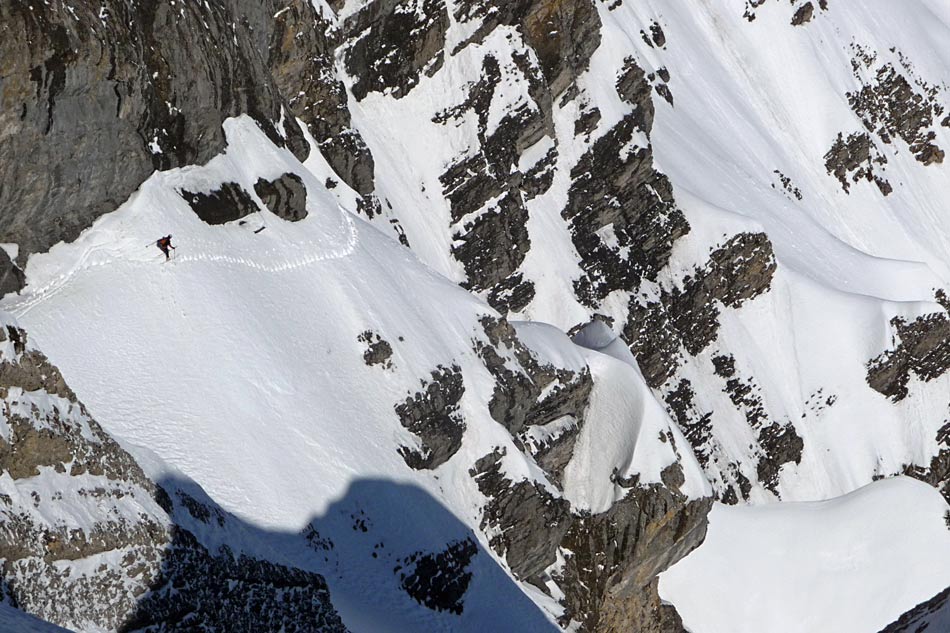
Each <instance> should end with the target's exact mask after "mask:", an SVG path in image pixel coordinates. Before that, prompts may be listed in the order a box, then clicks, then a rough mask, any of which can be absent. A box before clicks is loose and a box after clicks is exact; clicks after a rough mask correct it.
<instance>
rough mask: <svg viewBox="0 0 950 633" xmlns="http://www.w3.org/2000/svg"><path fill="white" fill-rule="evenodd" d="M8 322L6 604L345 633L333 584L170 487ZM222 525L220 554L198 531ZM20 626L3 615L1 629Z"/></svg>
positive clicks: (2, 357) (90, 614)
mask: <svg viewBox="0 0 950 633" xmlns="http://www.w3.org/2000/svg"><path fill="white" fill-rule="evenodd" d="M0 319H2V320H0V403H2V413H3V415H2V417H0V466H2V473H0V489H2V492H0V501H2V507H0V528H2V529H0V555H2V558H3V559H4V575H3V582H2V584H0V590H2V598H3V600H4V602H5V603H6V602H9V603H12V604H13V606H17V607H20V608H22V609H24V610H26V611H28V612H30V613H33V614H36V615H39V616H41V617H43V618H45V619H48V620H53V621H55V622H57V623H60V624H63V625H64V626H68V627H69V628H71V629H75V630H78V631H93V632H98V631H113V630H119V629H122V630H142V629H146V628H147V627H149V626H154V625H156V624H159V623H163V622H165V623H169V624H170V625H176V623H177V625H179V626H188V627H197V628H209V629H221V628H230V629H232V630H252V629H260V628H264V629H272V630H278V629H280V628H281V627H288V626H293V625H294V623H296V622H301V621H312V622H314V623H315V626H319V627H320V628H322V629H324V630H327V631H343V630H345V629H344V627H343V625H342V623H341V622H340V619H339V616H338V615H337V613H336V611H335V609H334V608H333V606H332V605H331V604H330V602H329V597H328V594H327V586H326V582H325V581H324V580H323V578H322V577H320V576H319V575H318V574H316V573H312V572H306V571H303V570H301V569H299V568H296V567H298V565H297V564H294V567H295V568H290V567H287V566H285V565H282V564H281V561H282V560H283V559H280V558H279V557H277V556H275V555H274V552H272V551H268V550H266V548H267V547H268V546H267V539H266V538H262V533H261V531H260V530H259V529H241V527H240V523H239V522H238V521H236V520H235V519H234V517H232V516H230V515H228V514H227V513H226V512H224V511H222V510H221V509H220V508H218V506H217V505H216V504H215V503H214V502H213V501H211V500H209V499H207V497H206V495H205V494H204V493H203V491H201V489H200V487H198V486H197V485H195V484H194V483H193V482H190V481H188V480H187V479H185V478H183V477H177V478H174V479H169V478H167V477H163V481H162V485H161V486H158V485H156V483H155V481H154V480H152V479H149V478H148V476H147V475H146V474H145V473H144V472H143V471H142V469H141V467H140V465H139V464H138V463H137V462H136V460H135V459H134V458H133V457H132V456H131V455H129V454H128V453H127V452H126V451H125V450H123V449H122V448H121V447H120V446H119V445H118V444H117V443H116V442H115V441H114V440H113V439H112V437H111V436H110V435H109V434H108V433H106V432H105V431H104V430H103V429H102V428H101V427H100V426H99V425H98V423H97V422H96V421H95V420H94V419H93V418H92V417H91V416H90V415H89V412H88V411H87V410H86V408H85V407H84V406H83V404H82V403H80V402H79V401H78V400H77V399H76V395H75V393H74V392H73V391H72V390H71V389H70V388H69V386H68V385H67V384H66V383H65V381H64V379H63V377H62V375H61V374H60V372H59V370H58V369H57V368H56V367H54V366H52V365H51V364H50V363H49V361H48V360H47V358H46V357H45V356H44V355H43V354H42V353H41V352H39V351H38V350H37V349H36V347H35V345H34V344H33V341H32V337H30V336H29V335H28V334H27V333H26V332H25V331H24V330H23V329H21V328H19V327H18V326H17V325H16V323H14V322H11V321H10V320H9V318H8V317H6V316H0ZM211 518H214V519H215V520H216V527H217V528H218V537H217V538H216V539H214V540H206V544H207V547H206V546H205V545H203V544H201V543H199V542H198V541H197V540H196V538H195V535H196V534H201V533H202V532H203V531H204V529H205V528H206V526H205V525H204V524H205V523H208V522H210V519H211ZM235 526H237V528H236V527H235ZM234 533H238V534H246V536H245V537H244V538H246V539H247V540H248V541H251V542H255V543H258V544H259V547H260V548H261V549H262V550H264V551H263V553H262V556H261V557H260V558H257V557H253V556H251V557H249V556H245V555H244V554H243V553H241V552H240V551H239V552H238V556H235V555H234V549H229V548H227V547H222V545H227V544H228V543H232V544H233V542H234V536H233V534H234ZM299 549H301V550H303V549H304V548H299ZM299 558H300V555H299V552H298V555H297V556H290V557H288V559H287V560H297V559H299ZM273 561H277V562H273ZM13 617H14V614H13V613H7V612H2V613H0V623H2V624H3V625H6V624H7V623H8V622H9V621H10V620H11V618H13ZM24 626H26V624H25V623H24ZM0 630H4V631H8V630H9V631H14V630H21V629H18V628H16V627H15V626H13V625H12V624H11V626H10V628H3V627H0Z"/></svg>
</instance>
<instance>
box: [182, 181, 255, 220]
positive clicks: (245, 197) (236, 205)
mask: <svg viewBox="0 0 950 633" xmlns="http://www.w3.org/2000/svg"><path fill="white" fill-rule="evenodd" d="M181 197H182V198H184V199H185V201H186V202H188V204H189V205H190V206H191V208H192V209H193V210H194V212H195V215H197V216H198V217H199V218H201V219H202V220H204V221H205V222H207V223H208V224H224V223H226V222H233V221H234V220H239V219H241V218H243V217H246V216H248V215H250V214H252V213H257V211H259V210H260V209H259V208H258V206H257V203H256V202H254V199H253V198H251V195H250V194H249V193H248V192H247V191H245V190H244V188H243V187H242V186H241V185H239V184H237V183H236V182H225V183H222V184H221V187H220V188H218V189H215V190H213V191H210V192H208V193H202V192H196V193H192V192H190V191H182V192H181Z"/></svg>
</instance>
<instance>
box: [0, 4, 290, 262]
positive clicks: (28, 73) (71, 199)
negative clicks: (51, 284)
mask: <svg viewBox="0 0 950 633" xmlns="http://www.w3.org/2000/svg"><path fill="white" fill-rule="evenodd" d="M268 4H270V3H268V2H265V3H263V4H260V3H258V4H254V3H248V2H246V1H245V0H222V1H221V2H215V3H212V4H206V3H185V4H183V5H181V6H172V5H170V4H162V3H152V2H146V3H127V2H122V1H119V0H105V1H104V2H95V3H92V2H88V1H86V0H78V1H77V2H71V3H69V4H68V5H65V4H62V3H50V4H46V3H39V4H35V3H34V4H30V3H28V2H25V1H24V0H13V1H12V2H4V3H2V4H0V60H3V61H2V62H0V76H2V80H0V83H2V90H0V181H2V182H3V183H5V186H4V187H3V188H2V189H0V242H15V243H17V244H19V245H20V256H19V257H20V263H21V264H22V263H23V261H25V258H26V257H27V256H28V255H29V254H30V253H33V252H37V251H42V250H46V249H47V248H49V247H50V246H51V245H52V244H54V243H56V242H58V241H61V240H67V241H69V240H72V239H75V238H76V237H77V236H78V235H79V233H80V231H82V230H83V229H85V228H86V227H87V226H89V225H90V224H91V223H92V221H93V220H94V219H96V218H97V217H98V216H100V215H102V214H103V213H106V212H109V211H112V210H114V209H115V208H117V207H118V206H119V205H120V204H121V203H122V202H124V201H125V200H126V199H127V198H128V196H129V195H130V194H131V193H132V192H133V191H134V190H135V189H136V188H138V186H139V185H140V184H141V183H142V181H143V180H144V179H145V178H146V177H148V175H149V174H150V173H151V172H152V171H153V170H155V169H168V168H172V167H179V166H183V165H189V164H197V163H204V162H206V161H208V160H209V159H210V158H211V157H213V156H215V155H216V154H218V153H220V152H221V150H222V149H223V148H224V144H225V139H224V134H223V131H222V129H221V123H222V121H223V120H224V119H225V118H227V117H230V116H236V115H239V114H248V115H250V116H251V117H252V118H254V119H255V120H256V121H257V122H258V124H259V125H260V126H261V128H262V129H263V130H264V131H265V132H266V133H267V134H268V136H269V137H270V138H271V139H272V140H273V141H274V142H275V143H277V144H279V145H289V146H291V148H292V149H297V150H298V153H300V151H301V150H304V149H305V147H304V146H301V144H300V142H299V140H298V141H293V142H291V141H289V140H286V139H285V136H286V137H287V138H290V137H293V136H295V132H294V131H295V130H296V123H295V122H294V121H293V119H288V120H286V121H285V125H284V133H283V134H284V135H282V134H281V133H280V132H278V130H277V128H276V126H275V122H277V121H279V120H280V119H281V116H282V110H283V105H284V104H283V99H282V97H281V95H280V93H279V91H278V89H277V87H276V86H275V85H274V83H273V81H272V80H271V78H270V75H269V72H268V70H267V68H266V66H265V61H264V59H263V58H262V56H261V53H260V51H261V50H262V49H263V48H264V46H265V45H266V41H265V40H264V39H263V36H264V34H265V33H266V32H267V30H268V24H269V21H270V20H271V19H272V15H273V13H274V12H275V10H274V9H273V8H271V7H269V6H265V5H268ZM296 134H297V135H298V136H299V130H296ZM63 148H68V151H67V152H64V151H63ZM301 155H304V154H301Z"/></svg>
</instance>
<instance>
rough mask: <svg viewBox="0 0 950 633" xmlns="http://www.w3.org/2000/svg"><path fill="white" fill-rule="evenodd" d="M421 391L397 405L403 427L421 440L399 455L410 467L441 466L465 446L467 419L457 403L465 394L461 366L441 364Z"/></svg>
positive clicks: (426, 467)
mask: <svg viewBox="0 0 950 633" xmlns="http://www.w3.org/2000/svg"><path fill="white" fill-rule="evenodd" d="M421 383H422V390H421V391H418V392H416V393H415V394H412V395H411V396H409V397H408V398H406V400H405V402H403V403H400V404H397V405H396V407H395V409H396V415H397V416H398V417H399V421H400V422H401V423H402V425H403V427H405V428H406V429H408V430H409V431H411V432H412V433H413V434H414V435H416V436H417V437H418V438H419V440H420V446H419V447H418V448H415V447H409V446H403V447H402V448H401V449H400V450H399V454H400V455H402V458H403V459H404V460H406V464H407V465H408V466H409V467H410V468H414V469H416V470H421V469H428V470H431V469H433V468H438V467H439V466H441V465H442V464H444V463H445V462H447V461H448V460H449V459H450V458H451V457H452V456H453V455H455V453H456V452H457V451H458V449H459V448H460V447H461V446H462V435H463V434H464V433H465V421H464V419H463V418H462V414H461V412H460V411H459V408H458V404H459V401H460V400H461V399H462V395H463V394H464V393H465V385H464V383H463V380H462V369H461V368H460V367H459V366H458V365H453V366H452V367H449V368H446V367H442V366H439V367H437V368H436V369H435V370H434V371H433V372H432V374H431V378H430V379H429V380H428V381H425V380H423V381H421Z"/></svg>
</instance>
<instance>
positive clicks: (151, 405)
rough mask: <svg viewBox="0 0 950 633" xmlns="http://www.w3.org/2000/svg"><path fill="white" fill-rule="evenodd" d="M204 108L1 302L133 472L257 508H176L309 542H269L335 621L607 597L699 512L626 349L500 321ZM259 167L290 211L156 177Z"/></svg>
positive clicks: (513, 616) (358, 625) (574, 609)
mask: <svg viewBox="0 0 950 633" xmlns="http://www.w3.org/2000/svg"><path fill="white" fill-rule="evenodd" d="M225 129H226V131H227V136H228V143H229V144H228V150H227V152H226V153H225V154H223V155H222V156H219V157H217V158H215V159H213V160H212V161H211V162H209V163H208V164H207V165H205V166H203V167H195V168H186V169H181V170H173V171H169V172H164V173H161V174H156V175H154V176H153V177H152V178H150V179H149V180H148V181H147V182H146V183H145V184H144V185H143V187H142V188H140V190H139V192H137V194H136V195H135V196H133V197H132V198H131V199H130V201H129V202H128V203H126V204H125V205H123V207H122V208H121V209H119V210H118V211H116V212H115V213H113V214H110V215H108V216H106V217H104V218H102V219H100V220H99V221H98V222H97V223H96V224H95V225H94V226H93V227H92V228H91V229H89V230H88V231H86V232H85V233H84V234H83V235H82V236H80V238H79V239H78V240H76V241H75V242H74V243H72V244H61V245H57V246H56V247H54V248H53V249H52V250H51V251H50V253H49V254H47V255H37V256H34V257H33V258H31V260H30V264H29V266H28V267H27V279H28V282H29V285H28V287H27V289H26V291H25V292H24V293H23V294H21V295H20V296H11V297H9V298H8V299H7V300H6V301H5V302H4V304H3V305H4V308H5V309H7V310H9V311H10V312H12V313H13V314H15V315H16V316H17V318H18V319H19V320H20V322H21V323H23V324H24V325H26V326H27V327H28V329H29V331H30V333H31V336H32V337H33V338H34V339H35V340H36V341H38V342H39V343H40V344H41V345H42V346H43V347H44V349H47V350H49V353H50V354H52V355H53V357H55V358H56V362H57V363H58V365H59V367H60V368H62V371H63V372H64V375H65V376H66V379H67V380H68V381H69V382H70V384H74V385H75V386H76V388H77V389H79V390H80V392H81V393H83V394H88V395H87V396H86V404H87V406H88V407H89V411H90V413H91V414H92V415H94V416H95V417H96V418H97V419H98V420H99V421H100V422H101V423H102V424H103V425H104V426H105V428H107V429H108V430H109V431H110V432H111V433H113V434H114V435H115V436H116V437H118V438H120V439H121V440H122V441H123V442H124V443H125V444H126V445H127V446H128V448H129V450H130V451H131V452H132V453H133V454H134V455H137V457H138V459H139V462H140V463H141V464H142V466H143V468H145V470H146V472H147V473H148V475H149V476H150V477H151V479H152V480H154V481H156V482H158V483H159V484H160V485H164V483H163V482H165V481H166V480H168V479H171V480H172V481H174V480H175V479H176V476H174V475H172V476H170V475H169V474H168V472H167V469H168V468H169V467H170V468H172V469H173V471H172V472H180V473H181V476H183V477H184V478H186V481H187V480H191V481H194V482H197V483H198V484H200V486H201V487H202V488H203V489H204V490H205V491H206V492H207V494H208V495H209V497H210V499H213V500H214V501H213V502H212V503H217V504H220V506H221V508H222V509H223V510H224V511H226V512H228V513H232V514H234V515H235V516H236V517H238V519H239V520H240V521H242V522H246V523H247V524H249V525H253V526H255V529H256V530H263V531H264V532H273V533H275V535H274V536H273V537H271V538H263V540H262V541H260V542H257V541H255V540H253V539H235V538H234V537H231V536H229V535H228V532H227V531H226V530H225V531H224V535H223V536H222V535H219V534H215V533H214V532H213V531H210V532H209V531H208V530H199V531H197V532H196V536H197V537H198V539H199V541H201V542H202V543H203V544H204V545H205V546H206V547H209V548H211V549H215V548H217V547H220V546H221V545H227V546H228V547H229V548H230V549H231V550H232V551H234V552H235V553H245V554H248V555H250V556H255V557H262V558H273V556H272V555H270V554H269V552H270V551H271V550H272V549H273V548H275V545H274V543H273V542H274V541H276V542H278V543H285V544H284V545H282V546H281V547H291V545H292V544H293V543H294V542H296V547H297V549H301V548H304V547H305V546H307V544H308V543H309V546H310V549H312V550H315V551H316V552H317V555H313V552H311V555H310V556H309V557H307V556H303V557H301V556H300V555H299V553H298V554H297V555H291V554H287V555H286V556H285V557H283V558H280V559H278V560H290V561H294V565H295V566H296V567H298V568H302V569H304V570H306V571H308V572H316V573H319V574H320V575H321V576H323V577H325V578H326V579H327V580H328V582H329V583H330V595H331V596H332V601H333V604H334V606H335V607H336V608H337V610H339V612H340V614H341V615H342V617H343V621H344V623H345V624H346V625H347V626H348V627H351V628H353V629H354V630H373V631H378V630H393V631H405V630H418V629H426V630H486V627H488V628H492V629H494V630H502V629H503V630H512V631H514V630H543V629H545V628H547V627H550V626H552V620H553V618H554V617H556V616H557V617H561V618H563V622H564V623H565V624H567V623H568V622H570V621H571V620H576V621H577V622H578V624H580V623H584V622H585V621H586V623H588V624H590V625H596V624H597V622H598V619H599V618H604V617H608V616H609V617H614V618H617V619H618V621H622V620H623V618H624V617H628V616H626V615H624V614H623V613H621V614H620V615H617V614H614V615H610V614H611V613H612V612H614V611H621V612H623V611H629V610H632V609H634V608H635V606H634V605H635V604H636V603H637V601H638V598H637V597H636V596H634V597H630V594H631V593H637V592H639V591H640V589H641V586H642V585H643V584H649V582H650V579H651V578H652V577H653V576H654V575H655V574H656V573H657V572H658V571H660V570H661V569H663V568H665V567H666V566H667V565H668V564H670V563H671V562H672V561H674V560H676V559H677V558H679V557H680V556H681V555H682V554H684V553H685V552H686V551H689V549H690V548H691V547H693V546H695V545H696V544H698V542H699V540H700V539H701V538H702V534H703V532H704V529H705V519H704V517H705V511H706V508H708V501H707V500H706V496H707V495H708V494H709V487H708V484H707V483H706V480H705V478H704V476H703V473H702V470H701V469H700V467H699V465H698V463H697V462H696V461H695V458H694V457H693V455H692V453H691V451H690V450H689V448H688V445H687V443H686V441H685V439H684V438H683V436H682V434H681V433H680V432H679V430H678V429H677V428H676V427H675V425H673V424H672V422H671V420H670V418H669V416H668V415H667V414H666V413H665V411H664V410H663V409H662V407H660V406H659V405H658V404H657V403H656V401H655V400H654V397H653V395H652V393H651V391H650V390H649V388H648V387H647V386H646V384H645V383H644V381H643V378H642V376H641V375H640V374H639V371H638V370H637V369H636V366H635V364H634V363H633V359H632V357H630V356H629V353H628V354H627V358H622V359H621V360H617V359H614V358H613V357H610V356H607V355H605V354H604V353H601V352H598V351H593V350H591V349H588V348H586V347H579V346H577V345H575V344H574V343H572V342H571V341H570V339H568V338H567V336H566V335H564V334H563V333H562V332H559V331H558V330H556V329H555V328H553V327H550V326H543V325H538V324H532V323H522V324H518V326H517V329H513V328H512V326H511V325H508V324H507V323H506V322H505V321H503V320H501V319H500V318H499V317H498V316H497V315H496V314H495V313H494V311H493V310H492V309H491V308H490V307H488V306H487V305H485V304H484V303H482V302H481V301H480V300H478V299H477V298H475V297H473V296H472V295H471V294H469V293H468V292H466V291H465V290H463V289H462V288H459V287H458V286H457V285H455V284H453V283H451V282H450V281H448V280H446V279H444V278H443V277H440V276H439V275H437V274H435V273H433V272H432V271H431V270H429V269H427V268H426V267H424V266H422V265H421V264H420V263H419V262H418V261H417V260H416V259H415V257H414V256H413V254H412V253H411V252H410V251H409V250H407V249H406V248H405V247H403V246H402V245H400V244H399V243H398V242H396V241H395V240H392V239H390V238H388V237H386V236H384V235H382V234H381V233H380V232H379V231H377V230H376V229H375V228H372V227H371V226H369V225H367V224H366V223H365V222H364V221H362V220H360V219H358V218H356V217H354V216H352V215H350V214H349V213H348V212H346V211H344V210H343V209H341V208H340V207H339V206H338V205H337V202H336V198H335V197H333V195H331V193H330V192H329V191H328V190H327V189H325V188H324V185H323V182H322V181H321V180H319V179H318V178H316V177H315V176H314V175H313V173H312V172H311V171H309V170H308V169H306V168H305V167H304V166H303V165H301V164H300V163H299V162H298V161H297V160H296V158H294V156H293V155H292V154H291V153H290V152H289V151H287V150H285V149H281V148H279V147H277V146H275V145H273V144H272V143H271V142H270V141H269V140H268V139H267V137H266V136H265V135H264V134H263V132H262V131H261V130H260V129H259V128H258V127H257V125H256V124H255V123H254V122H253V121H251V120H250V119H247V118H245V119H236V120H232V121H228V122H227V123H226V124H225ZM281 174H295V176H296V177H297V178H299V180H300V182H302V184H303V186H304V189H305V197H306V203H305V206H304V207H303V210H304V211H305V215H306V217H305V218H303V219H301V220H299V221H297V222H289V221H285V220H282V219H280V218H279V217H277V216H275V215H273V214H271V213H270V212H269V211H266V210H265V211H261V212H260V213H259V214H257V215H255V216H251V217H249V218H248V219H247V221H246V223H243V224H241V223H232V224H228V225H225V226H209V225H207V224H205V223H204V222H203V221H202V220H201V219H200V218H198V217H197V216H196V215H195V214H194V212H193V211H192V209H191V207H189V205H188V203H187V202H186V201H185V200H184V199H183V198H182V196H181V195H180V192H181V191H183V190H185V191H201V190H209V189H214V188H216V187H217V186H218V185H219V184H220V183H221V182H222V181H228V182H235V183H237V184H238V185H240V186H243V187H245V188H246V189H247V190H249V191H250V190H253V183H255V182H257V180H258V179H260V178H263V179H266V180H275V179H277V178H278V177H279V176H280V175H281ZM261 226H264V227H266V228H265V230H263V231H258V230H257V229H259V228H260V227H261ZM156 232H171V234H172V235H173V238H174V243H175V244H176V245H177V250H176V251H175V254H174V256H173V258H172V259H171V260H170V261H169V262H168V263H163V262H162V256H161V254H160V253H158V251H157V249H155V248H154V247H153V246H152V245H151V244H148V239H149V236H151V235H152V234H153V233H156ZM34 288H35V289H34ZM521 333H523V334H524V337H525V342H524V343H522V342H521V341H520V339H519V338H518V336H519V334H521ZM196 341H200V345H196ZM526 345H527V347H526ZM622 349H625V348H622ZM107 385H109V386H110V387H108V388H107ZM137 446H142V447H147V448H148V451H147V452H143V451H142V450H141V449H137V448H136V447H137ZM153 454H154V455H153ZM595 462H596V466H597V468H596V469H594V468H592V467H591V466H590V464H592V463H595ZM166 464H167V465H168V466H166ZM647 501H648V502H649V504H647ZM671 520H676V521H678V522H679V524H680V525H681V528H680V530H679V531H677V532H670V533H662V534H658V535H652V536H650V537H641V538H636V539H631V540H630V541H629V543H628V544H626V545H625V547H623V548H621V549H619V550H617V551H616V552H614V553H613V554H612V558H611V559H610V560H609V561H608V562H607V563H606V564H605V565H604V566H603V567H602V568H601V569H596V570H592V569H590V568H589V567H588V563H587V562H586V561H587V560H590V559H591V558H595V557H598V556H601V555H602V554H601V552H602V551H603V547H604V546H605V545H606V542H607V541H605V540H604V539H605V538H607V537H604V536H601V535H600V534H599V533H600V532H601V531H604V530H606V531H607V533H611V532H612V531H614V530H618V531H627V530H631V529H634V527H635V526H636V529H637V530H650V529H654V530H655V529H656V528H655V527H654V528H650V526H651V525H655V524H657V525H658V524H662V523H665V522H668V521H671ZM281 535H284V536H281ZM291 551H293V550H291ZM489 552H495V553H494V554H493V553H489ZM496 556H497V557H498V558H496ZM310 559H312V560H310ZM500 561H504V562H500ZM506 568H507V570H509V571H507V573H510V574H513V575H514V577H515V578H516V579H517V580H519V581H523V582H524V583H525V584H523V585H522V586H520V587H519V586H518V584H516V583H515V582H513V581H512V579H511V577H509V576H508V575H507V573H506V571H505V569H506ZM439 573H441V574H442V575H444V576H445V578H443V579H442V580H439V579H438V578H433V577H432V575H433V574H435V575H438V574H439ZM618 575H619V577H621V578H624V577H628V578H629V580H628V581H627V584H629V587H628V588H627V589H624V590H623V591H620V590H619V589H616V588H615V591H618V592H619V595H618V596H616V597H606V596H603V595H602V594H600V593H599V591H597V590H596V589H595V592H592V591H591V590H590V589H586V588H584V589H582V588H583V587H588V588H589V587H596V583H608V579H611V578H617V577H618ZM529 582H530V583H532V584H533V585H534V586H532V584H527V583H529ZM609 582H610V583H612V584H615V583H616V581H615V580H610V581H609ZM526 591H527V592H529V594H530V596H531V597H532V598H533V599H534V602H533V601H532V600H531V599H529V597H528V595H526V593H525V592H526ZM654 591H655V589H654ZM536 603H537V604H536ZM498 604H504V605H506V607H505V611H504V617H505V623H504V625H499V624H498V623H497V620H496V618H497V617H498V614H497V605H498ZM538 604H540V605H541V606H543V607H544V609H545V610H544V611H542V610H541V609H539V606H538ZM604 614H606V615H604ZM44 615H46V616H47V617H51V619H53V620H59V621H62V620H61V616H60V615H59V614H57V613H55V610H52V611H51V612H47V613H44ZM499 626H501V629H499Z"/></svg>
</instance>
